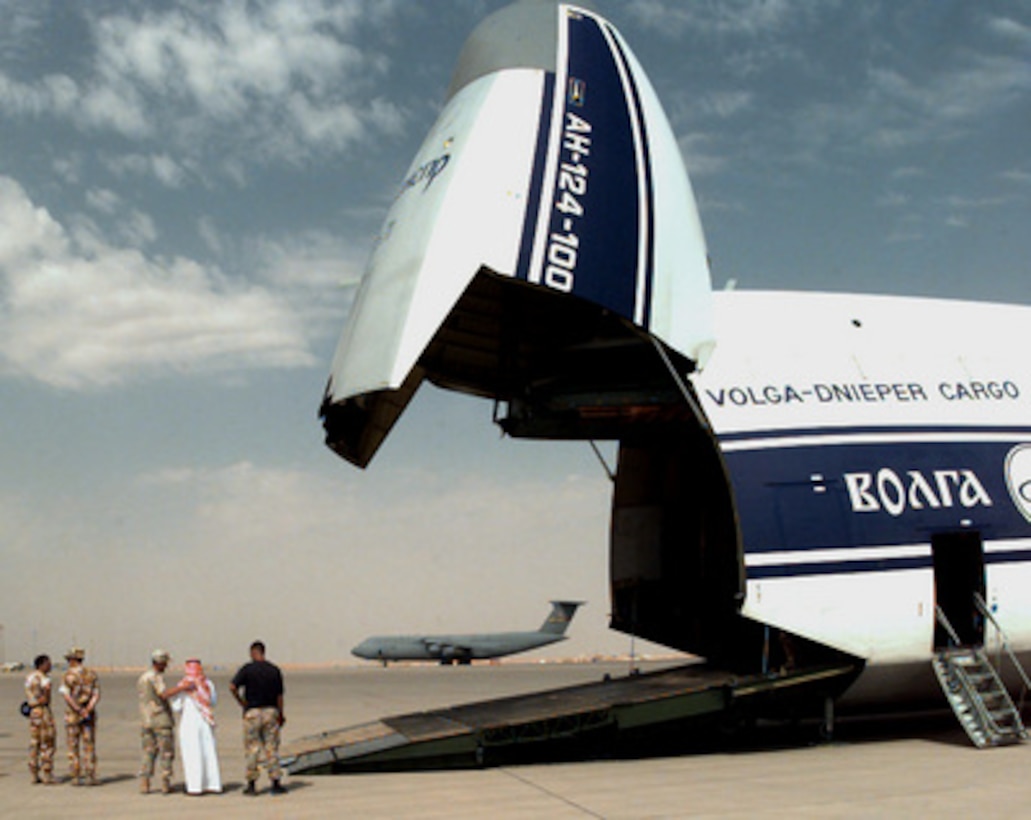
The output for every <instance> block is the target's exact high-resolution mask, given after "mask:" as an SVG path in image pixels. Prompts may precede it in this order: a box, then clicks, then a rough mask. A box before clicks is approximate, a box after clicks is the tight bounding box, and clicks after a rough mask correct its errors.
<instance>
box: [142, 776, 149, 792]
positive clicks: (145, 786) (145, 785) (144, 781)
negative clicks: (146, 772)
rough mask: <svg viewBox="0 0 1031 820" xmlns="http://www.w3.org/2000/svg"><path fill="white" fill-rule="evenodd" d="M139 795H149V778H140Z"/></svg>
mask: <svg viewBox="0 0 1031 820" xmlns="http://www.w3.org/2000/svg"><path fill="white" fill-rule="evenodd" d="M140 794H150V778H149V777H141V778H140Z"/></svg>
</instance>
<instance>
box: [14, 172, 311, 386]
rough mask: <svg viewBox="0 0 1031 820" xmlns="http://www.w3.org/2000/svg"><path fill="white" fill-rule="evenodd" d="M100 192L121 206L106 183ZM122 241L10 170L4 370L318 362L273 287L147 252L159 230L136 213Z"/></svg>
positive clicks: (53, 379) (63, 372)
mask: <svg viewBox="0 0 1031 820" xmlns="http://www.w3.org/2000/svg"><path fill="white" fill-rule="evenodd" d="M97 202H99V203H100V204H101V205H104V206H111V207H114V205H116V204H117V203H115V202H113V201H111V198H110V197H109V196H105V195H104V194H103V192H100V193H99V194H98V195H97ZM121 230H122V231H123V233H124V237H123V238H124V239H125V240H126V241H127V245H126V246H123V247H118V246H115V245H112V244H111V243H110V242H109V241H108V240H106V239H105V238H104V237H103V236H102V235H100V233H99V232H98V231H96V229H95V227H94V226H93V225H92V224H91V223H90V222H89V221H88V220H83V221H81V222H80V223H79V224H77V225H75V226H74V228H73V229H71V230H67V229H66V228H65V227H64V226H62V225H61V224H59V223H58V222H57V221H56V220H54V219H53V217H52V216H51V215H50V214H49V213H48V212H47V210H46V209H44V208H40V207H37V206H35V205H34V204H33V203H32V202H31V201H30V200H29V198H28V196H27V195H26V193H25V191H24V190H23V189H22V188H21V187H20V186H19V185H18V183H17V182H15V181H14V180H11V179H9V178H6V177H0V373H6V374H7V375H12V374H17V375H19V376H21V377H23V378H30V379H35V380H38V381H41V382H44V383H46V384H49V385H53V386H55V387H60V388H68V389H82V388H89V387H98V386H110V385H115V384H120V383H123V382H126V381H128V380H130V379H134V378H139V377H148V376H149V377H153V376H154V375H157V374H162V373H169V372H180V373H181V372H225V371H228V370H240V369H251V368H256V367H281V368H282V367H306V366H311V365H313V364H314V363H315V359H314V356H313V355H312V353H311V351H310V350H309V345H308V341H309V340H308V337H307V336H306V334H305V332H304V326H303V319H302V317H300V316H299V315H298V314H297V312H296V310H295V309H293V308H291V307H290V305H289V304H287V303H286V302H285V301H284V300H283V298H282V297H281V296H278V295H277V294H275V293H274V292H273V291H272V290H271V289H270V288H267V287H262V286H260V285H255V284H250V283H247V282H244V281H242V280H237V279H232V278H230V277H227V276H226V275H224V274H223V273H222V272H221V271H219V270H218V269H215V268H211V267H205V266H203V265H201V264H199V263H197V262H194V261H192V260H189V259H185V258H181V257H174V258H168V259H163V258H157V259H152V258H148V257H147V256H146V255H145V254H144V253H142V252H141V251H140V250H138V249H136V248H135V247H133V246H134V245H145V244H147V242H149V241H151V240H152V239H153V238H154V235H155V233H156V231H155V228H154V225H153V222H152V221H151V220H150V218H149V217H148V216H147V215H146V214H143V213H141V212H136V211H133V212H130V213H129V214H128V217H127V219H126V220H125V221H124V224H123V225H122V228H121Z"/></svg>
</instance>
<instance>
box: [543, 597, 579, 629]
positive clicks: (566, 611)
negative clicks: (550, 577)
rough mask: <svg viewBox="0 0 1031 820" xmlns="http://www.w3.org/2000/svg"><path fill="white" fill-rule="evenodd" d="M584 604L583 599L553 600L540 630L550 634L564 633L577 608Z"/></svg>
mask: <svg viewBox="0 0 1031 820" xmlns="http://www.w3.org/2000/svg"><path fill="white" fill-rule="evenodd" d="M582 605H583V601H552V602H551V612H550V613H549V614H548V617H547V618H545V619H544V623H543V624H541V628H540V630H539V631H541V632H546V633H548V634H549V635H564V634H565V632H566V629H568V628H569V622H570V621H572V620H573V616H574V615H575V614H576V610H577V608H578V607H580V606H582Z"/></svg>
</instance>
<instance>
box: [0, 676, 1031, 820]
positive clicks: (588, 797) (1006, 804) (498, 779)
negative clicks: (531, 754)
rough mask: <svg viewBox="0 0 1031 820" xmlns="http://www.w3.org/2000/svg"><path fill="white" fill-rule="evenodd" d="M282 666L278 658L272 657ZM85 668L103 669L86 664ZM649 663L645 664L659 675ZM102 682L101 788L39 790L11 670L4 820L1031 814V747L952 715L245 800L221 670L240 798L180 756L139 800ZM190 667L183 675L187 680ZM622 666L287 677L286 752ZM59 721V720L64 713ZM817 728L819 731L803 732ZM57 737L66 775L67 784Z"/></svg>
mask: <svg viewBox="0 0 1031 820" xmlns="http://www.w3.org/2000/svg"><path fill="white" fill-rule="evenodd" d="M273 660H274V659H273ZM87 662H88V661H87ZM646 668H648V667H646ZM98 671H99V672H100V674H101V686H102V692H103V697H102V700H101V704H100V708H99V710H98V715H99V719H98V752H99V758H100V765H99V775H100V779H101V784H100V785H99V786H94V787H75V786H72V785H70V784H69V783H67V782H61V783H59V784H58V785H55V786H42V785H32V784H30V782H29V776H28V771H27V768H26V765H25V751H26V748H27V745H28V724H27V721H26V720H25V719H24V718H22V717H21V715H20V714H19V713H18V704H19V703H20V702H21V701H22V699H23V688H22V686H23V683H24V677H25V674H27V673H24V672H17V673H7V674H2V675H0V710H2V711H0V816H2V817H42V818H48V817H54V818H57V817H64V818H67V817H71V816H74V817H77V818H81V817H108V818H119V817H173V816H179V815H182V814H184V813H186V814H188V815H189V816H191V817H201V818H203V817H248V818H265V817H269V818H273V817H276V818H278V817H289V818H295V817H297V818H305V817H326V816H331V815H337V816H339V815H351V816H361V817H373V818H376V817H417V818H433V817H447V818H456V817H457V818H463V817H488V816H489V817H491V818H509V817H527V818H529V817H533V818H540V817H548V818H584V817H602V818H613V820H615V818H657V817H670V818H673V817H714V818H716V817H718V818H746V817H747V818H756V817H760V818H762V817H778V818H784V817H792V818H798V817H803V818H804V817H819V818H837V817H848V818H852V817H863V818H867V817H914V816H921V815H928V816H929V815H933V816H935V817H939V818H951V817H970V816H976V815H984V816H1008V817H1031V776H1029V775H1031V744H1022V745H1018V746H1008V747H1002V748H997V749H983V750H979V749H976V748H974V747H973V745H971V744H970V742H969V741H968V740H967V738H966V736H965V735H964V733H963V731H962V730H961V729H960V728H959V725H958V723H957V722H956V720H955V719H954V718H953V717H952V716H951V715H948V714H944V713H941V714H937V715H933V716H910V717H907V718H898V717H896V718H892V719H883V718H881V719H869V720H855V719H852V720H848V721H843V722H840V723H839V724H838V727H837V730H836V733H835V739H834V741H833V742H830V743H819V742H817V741H816V735H815V732H813V733H812V734H809V733H807V732H806V731H804V730H803V731H801V732H799V731H793V732H791V733H787V734H785V732H784V731H782V730H780V729H766V730H760V731H759V733H758V734H756V735H754V736H751V737H750V739H749V740H748V742H742V743H732V744H730V745H727V744H721V745H719V746H715V747H713V748H711V749H710V750H708V751H702V752H697V751H696V752H693V753H690V754H682V755H677V756H659V757H651V758H643V759H627V760H620V759H615V760H613V759H609V760H596V761H589V762H571V763H552V764H532V765H524V766H507V767H501V768H488V769H474V770H461V771H440V772H436V771H431V772H418V773H399V774H350V775H340V776H328V775H327V776H298V777H293V778H289V777H288V778H287V779H286V781H285V782H286V783H287V785H288V788H289V791H288V793H287V794H285V795H282V796H272V795H270V794H269V793H268V791H267V788H268V781H267V779H266V777H265V776H264V774H263V775H262V778H261V780H260V781H259V794H258V796H256V797H248V796H246V795H244V794H243V792H242V787H243V782H242V781H243V748H242V730H241V727H240V721H239V711H238V709H237V707H236V704H235V703H234V702H233V701H232V700H231V697H230V695H229V692H228V679H229V677H230V676H231V670H220V671H216V672H215V673H214V674H212V678H213V679H214V681H215V684H216V686H217V687H218V691H219V694H220V695H221V696H222V697H223V700H222V702H221V704H220V705H219V707H218V708H217V709H216V715H217V718H218V721H219V726H218V730H217V734H218V744H219V757H220V761H221V766H222V779H223V782H224V784H225V791H224V793H223V794H220V795H205V796H202V797H189V796H186V795H185V794H184V793H183V791H182V785H181V784H182V780H181V770H180V768H179V764H178V761H177V762H176V777H177V781H176V788H175V791H174V792H173V794H171V795H161V794H158V793H152V794H149V795H141V794H139V793H138V781H137V779H136V772H137V768H138V765H139V730H138V723H137V721H138V713H137V706H136V695H135V679H136V677H137V675H138V674H139V671H141V670H137V671H135V672H131V671H106V670H103V669H100V670H98ZM178 671H179V670H178V669H176V670H173V672H172V674H171V675H169V676H168V679H169V680H170V681H175V680H177V679H178ZM626 671H627V666H626V664H625V663H621V664H617V663H594V664H553V663H549V664H532V663H509V664H502V665H494V666H492V665H482V666H478V665H474V666H472V667H439V666H392V667H389V668H386V669H384V668H381V667H379V666H375V665H372V664H370V665H368V666H363V667H341V668H337V669H290V668H288V667H287V668H284V673H285V676H286V687H287V695H286V717H287V722H286V725H285V726H284V741H286V742H288V741H289V740H290V739H291V738H296V737H301V736H305V735H310V734H315V733H317V732H320V731H324V730H327V729H337V728H341V727H344V726H350V725H355V724H359V723H363V722H366V721H369V720H373V719H375V718H379V717H385V716H388V715H396V714H401V713H405V712H412V711H418V710H422V709H431V708H437V707H442V706H449V705H455V704H459V703H466V702H470V701H474V700H483V699H486V698H492V697H501V696H505V695H511V694H518V693H521V692H529V691H536V690H540V689H547V688H554V687H558V686H565V685H572V684H576V683H585V682H588V681H593V680H597V679H599V678H600V677H601V676H602V675H604V674H606V673H608V674H612V675H621V674H625V673H626ZM55 715H56V716H57V717H58V719H59V720H60V717H61V711H60V710H55ZM803 729H804V727H803ZM66 771H67V763H66V746H65V742H64V736H63V729H62V727H61V726H60V723H59V726H58V743H57V756H56V766H55V773H56V774H57V775H58V778H59V780H61V781H66Z"/></svg>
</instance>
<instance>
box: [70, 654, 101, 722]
mask: <svg viewBox="0 0 1031 820" xmlns="http://www.w3.org/2000/svg"><path fill="white" fill-rule="evenodd" d="M61 694H63V695H68V696H69V697H70V698H71V699H72V703H74V704H76V705H77V706H79V707H80V708H82V707H84V706H86V705H87V704H89V702H90V701H91V700H94V699H95V698H97V699H99V697H100V681H99V680H98V679H97V673H96V672H94V671H93V670H92V669H87V668H86V667H85V666H70V667H68V671H67V672H65V673H64V678H63V679H62V681H61ZM64 719H65V722H66V723H82V721H83V718H82V716H81V715H80V714H79V713H78V712H74V711H72V709H71V707H69V706H68V704H67V702H66V703H65V712H64Z"/></svg>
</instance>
